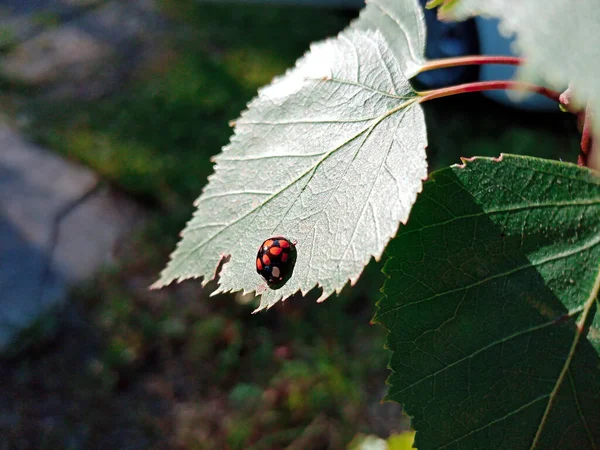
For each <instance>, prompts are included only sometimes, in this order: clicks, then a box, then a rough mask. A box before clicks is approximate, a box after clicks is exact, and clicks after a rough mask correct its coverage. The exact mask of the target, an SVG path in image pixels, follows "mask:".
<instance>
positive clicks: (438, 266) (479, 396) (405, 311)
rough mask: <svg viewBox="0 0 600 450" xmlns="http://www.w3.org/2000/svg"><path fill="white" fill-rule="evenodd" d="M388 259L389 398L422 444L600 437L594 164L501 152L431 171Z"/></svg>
mask: <svg viewBox="0 0 600 450" xmlns="http://www.w3.org/2000/svg"><path fill="white" fill-rule="evenodd" d="M388 254H389V256H390V259H389V260H388V262H387V264H386V265H385V268H384V272H385V273H386V274H387V276H388V277H389V279H388V280H387V281H386V282H385V284H384V288H383V293H384V298H383V299H382V300H381V301H380V303H379V305H378V311H377V315H376V320H377V321H379V322H380V323H383V324H384V325H385V326H386V327H387V328H388V329H389V331H390V334H389V337H388V346H389V348H390V349H391V350H392V351H393V356H392V359H391V362H390V368H391V369H392V375H391V376H390V378H389V383H390V390H389V394H388V398H389V399H392V400H395V401H398V402H400V403H402V404H403V406H404V410H405V412H406V413H407V414H409V415H410V416H411V417H412V426H413V428H414V429H415V430H416V431H417V434H416V440H415V445H416V446H417V447H418V448H419V449H421V450H426V449H432V448H436V449H437V448H444V449H459V448H488V449H492V448H497V449H509V448H510V449H528V448H538V449H546V448H561V449H562V448H577V449H588V448H597V447H598V446H600V434H599V433H598V430H600V408H598V405H599V404H600V356H599V351H600V339H599V337H600V313H599V312H598V290H599V288H600V180H599V179H598V178H597V177H595V176H594V175H593V174H592V172H591V171H590V170H588V169H584V168H580V167H577V166H575V165H571V164H564V163H559V162H555V161H547V160H542V159H536V158H527V157H516V156H509V155H504V156H503V158H501V160H493V159H489V158H475V159H473V160H470V161H467V162H466V163H465V165H464V166H454V167H451V168H448V169H444V170H440V171H438V172H435V173H434V174H432V176H431V180H430V181H428V182H427V183H426V184H425V186H424V189H423V193H422V194H421V195H420V197H419V202H418V203H417V204H416V205H415V207H414V208H413V212H412V215H411V220H410V222H409V224H408V225H407V226H406V227H403V228H402V229H401V231H400V232H399V234H398V236H397V237H396V238H395V239H394V240H393V241H392V243H391V244H390V246H389V250H388Z"/></svg>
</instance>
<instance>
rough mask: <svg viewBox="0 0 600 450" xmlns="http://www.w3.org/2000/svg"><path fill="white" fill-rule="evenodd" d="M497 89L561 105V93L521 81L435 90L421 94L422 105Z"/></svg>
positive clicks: (486, 82) (482, 83) (466, 84)
mask: <svg viewBox="0 0 600 450" xmlns="http://www.w3.org/2000/svg"><path fill="white" fill-rule="evenodd" d="M497 89H515V90H521V91H528V92H535V93H536V94H540V95H543V96H545V97H548V98H549V99H551V100H554V101H555V102H557V103H559V104H560V100H559V97H560V93H559V92H556V91H554V90H552V89H548V88H545V87H542V86H538V85H536V84H531V83H524V82H521V81H508V80H507V81H504V80H501V81H478V82H475V83H465V84H458V85H456V86H450V87H445V88H441V89H433V90H431V91H422V92H419V95H420V96H421V99H420V100H419V102H420V103H423V102H426V101H429V100H433V99H436V98H442V97H448V96H450V95H456V94H464V93H466V92H481V91H492V90H497Z"/></svg>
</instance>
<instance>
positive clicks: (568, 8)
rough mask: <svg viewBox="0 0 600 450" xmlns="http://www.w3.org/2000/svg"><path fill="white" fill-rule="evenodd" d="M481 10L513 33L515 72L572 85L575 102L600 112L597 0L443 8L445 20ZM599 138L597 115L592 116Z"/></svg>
mask: <svg viewBox="0 0 600 450" xmlns="http://www.w3.org/2000/svg"><path fill="white" fill-rule="evenodd" d="M476 14H483V15H485V16H492V17H497V18H499V19H501V28H500V29H501V30H502V31H503V32H504V33H505V34H506V35H512V34H514V33H516V39H515V43H514V45H515V48H516V50H517V51H518V52H519V53H520V54H522V55H523V56H524V57H525V64H524V65H523V67H522V68H520V70H519V76H520V77H521V78H523V79H526V80H528V81H533V82H539V80H543V82H544V83H545V84H547V85H548V86H549V87H552V88H554V89H560V90H564V89H566V87H567V86H568V85H571V87H572V91H573V94H574V100H575V101H576V102H577V103H578V104H579V106H585V105H587V104H588V102H589V105H590V106H591V107H592V110H593V111H600V83H598V71H599V70H600V45H597V43H598V42H600V27H599V26H598V24H600V7H599V4H598V1H597V0H577V1H565V0H526V1H524V0H457V1H452V2H450V3H449V4H448V6H446V7H442V9H441V16H442V17H444V18H446V17H447V18H453V19H465V18H468V17H470V16H472V15H476ZM592 119H593V123H594V128H593V131H594V135H595V137H596V139H600V114H595V115H594V116H593V117H592Z"/></svg>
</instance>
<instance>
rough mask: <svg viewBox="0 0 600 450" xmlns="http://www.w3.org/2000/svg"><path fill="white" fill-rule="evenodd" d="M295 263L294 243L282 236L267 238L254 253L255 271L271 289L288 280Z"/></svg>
mask: <svg viewBox="0 0 600 450" xmlns="http://www.w3.org/2000/svg"><path fill="white" fill-rule="evenodd" d="M295 263H296V246H295V243H293V242H291V241H290V240H289V239H287V238H284V237H282V236H275V237H272V238H269V239H267V240H266V241H265V242H263V243H262V245H261V246H260V248H259V249H258V254H257V255H256V271H257V272H258V273H259V274H260V275H261V276H262V277H263V278H264V279H265V281H266V282H267V285H268V286H269V287H270V288H271V289H278V288H280V287H281V286H283V285H284V284H285V283H286V282H287V280H289V278H290V277H291V276H292V272H293V270H294V265H295Z"/></svg>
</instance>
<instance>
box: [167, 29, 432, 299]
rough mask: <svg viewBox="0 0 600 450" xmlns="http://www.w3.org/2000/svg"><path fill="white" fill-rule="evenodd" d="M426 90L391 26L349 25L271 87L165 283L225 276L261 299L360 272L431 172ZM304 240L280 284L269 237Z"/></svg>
mask: <svg viewBox="0 0 600 450" xmlns="http://www.w3.org/2000/svg"><path fill="white" fill-rule="evenodd" d="M426 145H427V139H426V131H425V121H424V117H423V112H422V109H421V107H420V106H419V104H418V96H417V95H416V93H415V92H414V91H413V89H412V88H411V86H410V84H409V82H408V80H407V78H406V77H405V76H404V75H403V67H402V65H401V64H400V62H399V61H398V60H397V59H396V57H395V55H394V53H393V52H392V50H391V49H390V47H389V45H388V44H387V42H386V40H385V39H384V38H383V36H382V35H381V33H379V32H376V31H370V30H367V31H361V30H349V31H346V32H344V33H342V34H340V35H339V36H338V37H337V38H334V39H329V40H327V41H324V42H322V43H319V44H315V45H313V46H312V48H311V51H310V52H309V53H308V54H307V55H306V56H305V57H304V58H302V59H301V60H300V61H299V62H298V64H297V66H296V67H295V68H294V69H292V70H291V71H289V72H288V73H287V74H286V75H285V76H283V77H282V78H280V79H276V80H275V81H274V82H273V83H272V84H271V85H269V86H268V87H266V88H264V89H262V90H260V91H259V95H258V98H256V99H255V100H253V101H252V102H251V103H250V105H249V108H248V110H247V111H246V112H244V113H243V114H242V117H241V118H240V119H239V120H237V124H236V129H235V134H234V136H233V137H232V139H231V142H230V144H229V145H228V146H227V147H225V148H224V150H223V152H222V153H221V154H220V155H218V156H217V157H216V158H215V161H216V163H217V164H216V166H215V173H214V174H213V175H212V176H211V177H210V178H209V180H210V182H209V184H208V185H207V187H206V188H205V190H204V192H203V194H202V195H201V196H200V198H199V199H198V200H197V202H196V205H197V206H198V209H197V211H196V213H195V214H194V217H193V219H192V220H191V221H190V222H189V223H188V225H187V227H186V229H185V230H184V231H183V239H182V240H181V241H180V243H179V245H178V247H177V249H176V251H175V252H174V253H173V255H172V259H171V261H170V262H169V264H168V266H167V268H166V269H165V270H164V271H163V272H162V274H161V277H160V280H159V281H158V282H157V283H156V284H155V287H160V286H164V285H166V284H169V283H170V282H171V281H173V280H183V279H186V278H192V277H204V282H207V281H208V279H210V278H212V276H214V274H215V271H216V270H217V267H218V265H219V263H220V261H221V260H222V259H223V258H224V257H225V256H229V257H230V258H229V260H228V261H227V262H226V263H225V264H224V267H223V269H222V272H221V278H220V283H221V286H220V288H219V290H218V291H217V292H227V291H238V290H243V291H244V292H251V291H256V292H257V294H259V295H261V304H260V307H259V309H262V308H268V307H270V306H272V305H273V304H274V303H276V302H277V301H278V300H279V299H281V298H283V299H285V298H287V297H289V296H290V295H292V294H294V293H296V292H298V291H300V292H302V293H306V292H308V291H309V290H311V289H312V288H314V287H316V286H317V285H318V286H320V287H321V288H322V295H321V297H320V299H321V300H323V299H325V298H326V297H328V296H329V295H331V294H332V293H333V292H334V291H335V292H339V291H340V290H341V289H342V288H343V286H344V285H345V284H346V283H347V281H348V280H350V281H351V282H352V283H353V282H355V281H356V280H357V279H358V278H359V276H360V274H361V272H362V270H363V267H364V266H365V264H367V262H368V261H369V260H370V259H371V257H373V256H375V258H379V257H380V256H381V254H382V252H383V250H384V248H385V246H386V245H387V243H388V241H389V240H390V238H391V237H392V236H394V235H395V233H396V230H397V229H398V225H399V223H400V222H405V221H406V220H407V218H408V215H409V212H410V209H411V207H412V204H413V203H414V201H415V199H416V196H417V193H418V192H420V191H421V187H422V180H423V179H424V178H425V177H426V176H427V164H426V160H425V157H426V155H425V147H426ZM274 235H283V236H286V237H288V238H289V239H293V240H296V241H297V250H298V256H297V261H296V266H295V269H294V272H293V275H292V277H291V279H290V280H289V281H288V282H287V284H285V285H284V286H283V287H282V288H281V289H278V290H272V289H268V288H267V286H266V283H265V282H264V281H263V280H262V279H261V278H260V277H259V275H258V274H257V273H256V270H255V266H254V264H255V258H256V252H257V249H258V247H259V245H260V244H261V243H262V242H263V240H265V239H267V238H269V237H271V236H274Z"/></svg>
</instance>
